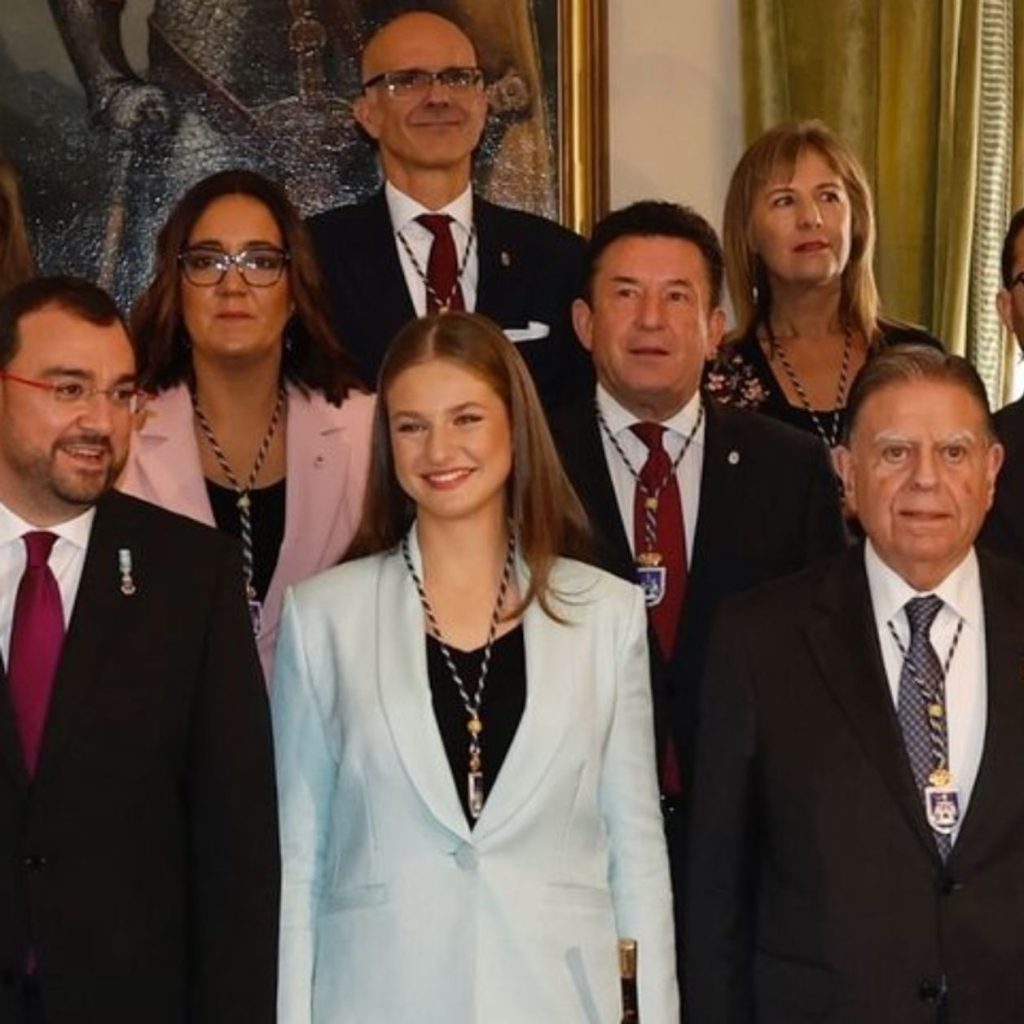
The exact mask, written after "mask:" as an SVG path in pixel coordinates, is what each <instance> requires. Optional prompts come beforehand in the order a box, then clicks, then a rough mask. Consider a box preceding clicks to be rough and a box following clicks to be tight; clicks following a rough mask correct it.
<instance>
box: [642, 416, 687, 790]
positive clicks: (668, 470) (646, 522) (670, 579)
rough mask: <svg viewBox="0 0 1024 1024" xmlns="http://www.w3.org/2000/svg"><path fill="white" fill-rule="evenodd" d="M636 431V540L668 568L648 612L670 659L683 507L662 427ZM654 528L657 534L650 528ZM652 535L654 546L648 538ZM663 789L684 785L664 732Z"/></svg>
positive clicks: (681, 570)
mask: <svg viewBox="0 0 1024 1024" xmlns="http://www.w3.org/2000/svg"><path fill="white" fill-rule="evenodd" d="M631 429H632V430H633V433H634V434H636V436H637V437H639V438H640V440H641V441H643V443H644V444H645V445H646V446H647V461H646V462H645V463H644V465H643V468H642V469H641V470H640V480H641V482H642V483H643V485H644V486H643V488H641V487H637V488H636V492H635V497H634V500H633V530H634V533H633V538H634V544H635V551H636V557H637V560H638V561H640V560H642V558H643V555H644V554H650V553H651V552H652V551H653V552H655V553H657V554H658V555H659V556H660V562H659V564H660V565H662V566H664V568H665V584H664V589H663V593H662V596H661V600H660V601H659V602H658V603H657V604H655V605H653V606H651V607H649V608H648V609H647V614H648V615H649V616H650V620H651V625H652V626H653V627H654V635H655V636H656V637H657V638H658V647H659V648H660V649H661V654H662V657H663V658H664V659H665V660H666V661H668V660H669V659H670V658H671V657H672V652H673V650H674V649H675V646H676V636H677V634H678V632H679V619H680V616H681V614H682V610H683V600H684V598H685V596H686V533H685V531H684V529H683V503H682V500H681V498H680V495H679V481H678V479H677V478H676V473H675V469H674V468H673V466H672V460H671V459H670V458H669V457H668V452H666V451H665V446H664V445H663V444H662V438H663V435H664V433H665V428H664V427H663V426H662V425H661V424H660V423H636V424H634V425H633V427H632V428H631ZM652 526H653V531H652V529H651V527H652ZM652 532H653V535H654V536H653V545H652V538H651V536H650V534H651V533H652ZM661 789H662V792H663V793H665V795H666V796H679V795H680V793H681V792H682V781H681V777H680V772H679V758H678V755H677V753H676V749H675V743H674V742H673V740H672V735H671V733H670V732H666V737H665V749H664V750H663V751H662V757H661Z"/></svg>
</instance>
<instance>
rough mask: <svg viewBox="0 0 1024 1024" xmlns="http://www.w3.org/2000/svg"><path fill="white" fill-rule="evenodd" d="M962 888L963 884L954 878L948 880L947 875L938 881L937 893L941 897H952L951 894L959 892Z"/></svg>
mask: <svg viewBox="0 0 1024 1024" xmlns="http://www.w3.org/2000/svg"><path fill="white" fill-rule="evenodd" d="M963 887H964V883H963V882H958V881H957V880H956V879H955V878H950V877H949V876H948V875H947V876H944V877H943V878H940V879H939V892H940V893H942V895H943V896H952V895H953V893H955V892H959V891H960V890H961V889H962V888H963Z"/></svg>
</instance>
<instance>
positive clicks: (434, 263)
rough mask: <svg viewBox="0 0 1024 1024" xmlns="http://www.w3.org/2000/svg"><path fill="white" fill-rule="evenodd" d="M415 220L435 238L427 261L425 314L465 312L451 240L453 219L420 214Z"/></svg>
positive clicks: (445, 215) (457, 265)
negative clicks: (454, 310)
mask: <svg viewBox="0 0 1024 1024" xmlns="http://www.w3.org/2000/svg"><path fill="white" fill-rule="evenodd" d="M416 220H417V221H418V222H419V223H420V224H422V225H423V226H424V227H425V228H426V229H427V230H428V231H429V232H430V233H431V234H432V235H433V236H434V241H433V243H432V244H431V246H430V259H429V260H428V261H427V312H428V313H436V312H437V311H438V310H443V311H444V312H447V311H448V310H449V309H465V308H466V303H465V301H464V300H463V297H462V286H461V285H460V284H459V261H458V257H457V256H456V254H455V239H454V238H452V229H451V220H452V218H451V217H449V216H448V215H447V214H446V213H423V214H420V216H419V217H417V218H416Z"/></svg>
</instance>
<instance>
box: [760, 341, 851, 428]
mask: <svg viewBox="0 0 1024 1024" xmlns="http://www.w3.org/2000/svg"><path fill="white" fill-rule="evenodd" d="M768 342H769V344H770V346H771V350H772V352H773V353H775V354H777V355H778V357H779V362H780V363H781V364H782V369H783V370H785V372H786V376H787V377H788V378H789V382H790V384H792V385H793V390H794V391H795V392H796V395H797V398H799V399H800V404H801V405H802V406H803V407H804V409H805V410H806V412H807V414H808V415H809V416H810V417H811V422H812V423H813V424H814V429H815V430H816V431H817V432H818V436H819V437H820V438H821V439H822V441H824V442H825V446H826V447H827V448H835V447H836V445H838V444H839V426H840V419H841V417H842V409H843V401H844V399H845V398H846V384H847V379H848V377H849V375H850V356H851V354H852V352H853V335H852V333H851V332H850V330H849V329H847V331H846V333H845V334H844V335H843V361H842V363H841V364H840V367H839V384H838V386H837V387H836V401H835V408H834V409H833V410H832V413H831V418H832V426H831V429H830V430H826V429H825V425H824V424H823V423H822V420H821V416H820V415H819V414H818V412H817V410H816V409H814V408H813V407H812V406H811V399H810V396H809V395H808V394H807V389H806V388H805V387H804V385H803V381H802V380H800V378H799V377H798V376H797V373H796V370H795V368H794V367H793V364H792V363H791V362H790V361H789V356H787V355H786V350H785V348H783V346H782V345H780V344H779V343H778V342H777V341H776V340H775V335H774V334H773V333H772V330H771V328H770V327H769V328H768Z"/></svg>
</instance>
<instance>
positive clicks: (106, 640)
mask: <svg viewBox="0 0 1024 1024" xmlns="http://www.w3.org/2000/svg"><path fill="white" fill-rule="evenodd" d="M126 500H127V499H125V498H122V497H121V496H120V495H118V494H116V493H111V494H108V495H106V496H105V497H103V498H101V499H100V501H99V502H98V503H97V506H96V518H95V520H94V521H93V526H92V533H91V535H90V537H89V548H88V550H87V551H86V555H85V564H84V565H83V567H82V577H81V580H80V582H79V584H78V592H77V594H76V596H75V607H74V610H73V611H72V613H71V620H70V622H69V623H68V632H67V636H66V637H65V640H64V650H63V652H62V653H61V659H60V666H59V667H58V669H57V678H56V679H55V680H54V686H53V696H52V698H51V700H50V709H49V712H48V714H47V718H46V728H45V731H44V733H43V743H42V748H41V750H40V756H39V767H38V769H37V773H36V779H35V784H36V785H37V786H41V785H44V784H45V783H46V781H47V778H48V777H49V776H50V775H51V774H52V773H53V771H54V766H55V764H56V763H57V762H58V761H59V758H60V754H61V750H62V747H63V746H64V743H65V741H66V739H67V737H68V736H69V735H70V734H71V733H73V731H74V730H73V728H72V723H73V722H74V720H75V718H76V717H77V716H78V714H79V713H80V712H81V710H82V708H83V707H86V706H88V702H89V696H90V694H91V692H92V691H93V688H94V687H95V686H97V685H98V684H99V683H100V682H101V680H102V672H101V669H102V668H103V665H104V663H105V662H106V661H107V660H108V659H109V658H110V657H111V656H112V655H113V654H115V653H116V651H117V650H118V646H119V643H120V639H121V637H122V636H123V635H124V633H125V632H128V631H131V629H132V625H133V621H134V619H135V614H136V612H137V610H138V609H140V608H143V607H144V606H145V605H146V601H147V597H146V593H145V587H146V574H145V564H144V557H145V556H144V547H143V544H142V542H141V541H140V538H139V537H138V536H137V534H136V532H135V530H134V529H133V527H132V525H131V523H130V522H129V521H128V518H127V517H126V516H125V515H123V513H122V508H123V506H121V504H120V503H121V502H123V501H126ZM122 548H126V549H128V550H129V551H131V552H132V556H133V563H134V566H133V567H134V572H135V579H136V582H137V584H138V588H139V589H138V593H136V594H135V595H134V596H131V597H128V596H126V595H124V594H122V593H121V589H120V576H119V572H118V551H119V549H122Z"/></svg>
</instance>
